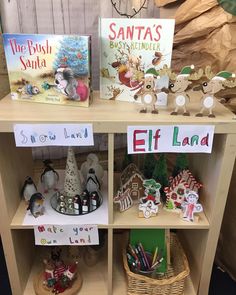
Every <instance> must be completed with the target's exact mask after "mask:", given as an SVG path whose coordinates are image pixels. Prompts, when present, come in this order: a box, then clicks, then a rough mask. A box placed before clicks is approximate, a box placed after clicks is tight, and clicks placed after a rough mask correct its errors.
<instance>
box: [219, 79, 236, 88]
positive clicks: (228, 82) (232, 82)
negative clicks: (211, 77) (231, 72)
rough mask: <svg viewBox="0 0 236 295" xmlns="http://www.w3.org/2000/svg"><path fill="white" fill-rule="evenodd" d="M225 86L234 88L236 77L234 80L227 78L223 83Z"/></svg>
mask: <svg viewBox="0 0 236 295" xmlns="http://www.w3.org/2000/svg"><path fill="white" fill-rule="evenodd" d="M222 84H223V85H224V86H226V87H228V88H234V87H236V79H234V80H225V81H223V83H222Z"/></svg>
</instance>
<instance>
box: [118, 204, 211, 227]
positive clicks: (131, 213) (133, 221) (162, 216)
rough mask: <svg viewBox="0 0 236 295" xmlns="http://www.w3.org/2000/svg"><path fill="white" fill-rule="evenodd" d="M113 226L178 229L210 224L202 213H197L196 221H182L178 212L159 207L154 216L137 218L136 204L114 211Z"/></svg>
mask: <svg viewBox="0 0 236 295" xmlns="http://www.w3.org/2000/svg"><path fill="white" fill-rule="evenodd" d="M113 227H114V228H151V227H155V228H156V227H158V228H176V229H177V228H178V229H209V227H210V225H209V222H208V220H207V217H206V216H205V214H204V213H200V214H199V221H198V222H187V221H183V220H182V219H181V218H180V217H179V214H178V213H173V212H168V211H166V210H164V209H163V208H161V209H159V213H158V215H157V216H156V217H151V218H148V219H146V218H139V217H138V208H137V205H135V206H133V207H132V208H130V209H129V210H127V211H125V212H119V211H114V224H113Z"/></svg>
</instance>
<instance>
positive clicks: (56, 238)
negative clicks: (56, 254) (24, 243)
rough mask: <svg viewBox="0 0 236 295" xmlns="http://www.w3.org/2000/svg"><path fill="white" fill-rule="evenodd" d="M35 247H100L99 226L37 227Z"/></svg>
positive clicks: (35, 228) (47, 225) (35, 230)
mask: <svg viewBox="0 0 236 295" xmlns="http://www.w3.org/2000/svg"><path fill="white" fill-rule="evenodd" d="M34 237H35V245H40V246H55V245H72V246H84V245H98V244H99V237H98V228H97V225H90V224H89V225H73V224H72V225H71V224H70V225H50V224H46V225H45V224H44V225H37V226H34Z"/></svg>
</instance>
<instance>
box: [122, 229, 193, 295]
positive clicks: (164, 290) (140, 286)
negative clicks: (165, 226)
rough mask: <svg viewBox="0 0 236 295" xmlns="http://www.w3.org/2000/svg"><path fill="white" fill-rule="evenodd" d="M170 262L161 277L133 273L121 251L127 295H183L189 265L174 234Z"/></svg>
mask: <svg viewBox="0 0 236 295" xmlns="http://www.w3.org/2000/svg"><path fill="white" fill-rule="evenodd" d="M170 261H171V264H170V265H169V266H168V269H167V272H166V273H165V274H162V275H158V274H156V273H155V278H153V277H152V275H153V274H148V275H147V274H145V275H143V274H141V273H134V272H133V271H132V270H131V269H130V268H129V265H128V261H127V256H126V249H125V248H124V249H123V264H124V269H125V272H126V276H127V280H128V283H127V284H128V285H127V295H143V294H145V295H183V294H184V284H185V280H186V278H187V277H188V275H189V265H188V261H187V258H186V255H185V253H184V251H183V248H182V246H181V244H180V242H179V240H178V237H177V235H176V234H174V233H171V236H170Z"/></svg>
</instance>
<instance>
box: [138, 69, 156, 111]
mask: <svg viewBox="0 0 236 295" xmlns="http://www.w3.org/2000/svg"><path fill="white" fill-rule="evenodd" d="M157 75H158V73H157ZM156 78H160V77H159V75H158V76H156V75H154V74H153V73H148V72H147V73H146V74H145V75H144V81H143V85H142V86H141V89H140V90H139V91H138V92H137V93H136V94H135V95H134V99H135V100H137V99H138V97H140V98H141V103H142V105H143V108H142V109H141V110H140V113H146V112H147V109H148V107H151V109H152V114H158V110H157V109H156V107H155V103H156V102H157V92H158V90H157V89H156V83H155V79H156Z"/></svg>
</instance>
